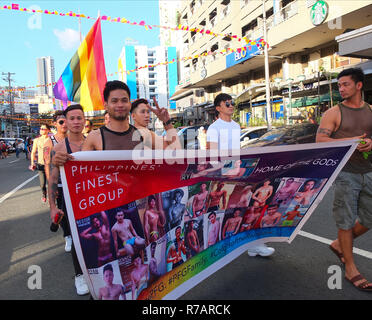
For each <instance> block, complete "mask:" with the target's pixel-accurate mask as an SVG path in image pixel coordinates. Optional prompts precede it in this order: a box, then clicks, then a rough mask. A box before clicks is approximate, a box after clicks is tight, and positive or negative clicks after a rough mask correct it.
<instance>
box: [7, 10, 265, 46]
mask: <svg viewBox="0 0 372 320" xmlns="http://www.w3.org/2000/svg"><path fill="white" fill-rule="evenodd" d="M0 10H13V11H19V12H27V13H40V14H48V15H55V16H62V17H74V18H84V19H93V20H96V19H97V17H91V16H88V15H85V14H83V13H75V12H72V11H69V12H67V13H63V12H58V11H56V10H42V9H39V10H35V9H27V8H22V7H20V6H19V4H16V3H12V4H11V5H4V6H0ZM101 20H103V21H108V22H116V23H125V24H130V25H134V26H140V27H144V28H145V29H146V30H153V29H154V28H161V29H166V30H172V31H189V32H195V33H200V34H201V35H204V34H205V35H209V36H213V37H228V38H231V39H234V40H237V41H239V42H240V41H244V42H245V43H246V44H247V45H256V40H250V39H248V38H247V37H240V36H238V35H233V34H230V33H229V34H222V33H216V32H213V31H212V30H209V29H206V28H196V27H191V26H185V25H181V24H179V25H177V26H174V27H171V26H160V25H150V24H147V23H146V22H145V21H144V20H141V21H140V22H136V21H129V20H128V19H126V18H122V17H111V16H107V15H102V16H101ZM262 45H267V43H266V42H265V41H264V40H262Z"/></svg>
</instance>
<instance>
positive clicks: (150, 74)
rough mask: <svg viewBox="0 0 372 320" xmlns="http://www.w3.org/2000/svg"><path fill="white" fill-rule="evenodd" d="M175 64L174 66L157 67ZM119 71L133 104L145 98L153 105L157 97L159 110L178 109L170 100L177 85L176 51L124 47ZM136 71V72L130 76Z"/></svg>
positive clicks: (161, 48) (160, 47)
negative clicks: (127, 87) (167, 62)
mask: <svg viewBox="0 0 372 320" xmlns="http://www.w3.org/2000/svg"><path fill="white" fill-rule="evenodd" d="M172 60H173V61H174V62H173V63H170V64H160V65H157V66H154V65H155V64H158V63H161V62H165V61H172ZM144 66H146V67H144ZM148 66H149V67H148ZM141 67H144V68H141ZM118 68H119V80H121V81H124V82H126V83H127V85H128V86H129V89H130V91H131V100H136V99H139V98H144V99H147V100H148V101H150V103H152V101H153V98H154V97H155V98H156V100H157V101H158V103H159V106H161V107H166V108H168V109H170V110H174V109H175V108H176V103H175V102H173V101H171V100H170V97H171V96H172V95H173V94H174V92H175V89H176V86H177V82H178V72H177V51H176V48H175V47H164V46H158V47H154V48H148V47H147V46H124V47H123V49H122V51H121V54H120V57H119V61H118ZM135 69H136V71H133V72H128V71H130V70H135Z"/></svg>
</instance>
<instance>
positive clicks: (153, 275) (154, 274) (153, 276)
mask: <svg viewBox="0 0 372 320" xmlns="http://www.w3.org/2000/svg"><path fill="white" fill-rule="evenodd" d="M150 251H151V259H150V262H149V273H150V279H149V285H150V284H152V283H154V282H155V281H156V280H158V279H159V277H160V273H159V271H158V261H157V260H156V258H155V251H156V242H155V241H154V242H151V245H150Z"/></svg>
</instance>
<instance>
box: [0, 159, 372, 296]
mask: <svg viewBox="0 0 372 320" xmlns="http://www.w3.org/2000/svg"><path fill="white" fill-rule="evenodd" d="M28 164H29V162H28V161H26V160H25V159H24V154H22V155H21V157H20V159H19V160H17V159H16V158H15V155H14V154H12V155H11V156H10V157H9V158H8V159H3V160H0V181H1V183H0V243H1V250H0V300H9V299H16V300H87V299H89V297H88V296H83V297H81V296H78V295H77V294H76V292H75V287H74V274H73V266H72V260H71V256H70V254H69V253H66V252H65V251H64V239H63V236H62V232H61V231H58V232H57V233H52V232H50V230H49V225H50V218H49V210H48V206H47V205H46V204H43V203H42V202H41V200H40V199H41V192H40V187H39V181H38V177H37V172H31V171H29V170H28V169H27V167H28ZM33 177H34V178H33ZM32 178H33V179H32ZM29 179H31V180H30V181H29V182H27V183H25V184H24V185H23V186H21V187H20V188H19V189H18V190H17V191H16V192H14V193H12V194H9V192H11V191H12V190H14V188H16V187H18V186H20V185H21V184H23V183H24V182H25V181H27V180H29ZM331 204H332V189H331V190H330V191H329V192H328V193H327V195H326V196H325V197H324V199H323V201H322V202H321V203H320V205H319V206H318V208H317V209H316V211H315V212H314V213H313V215H312V216H311V217H310V219H309V220H308V222H307V223H306V224H305V226H304V228H303V230H302V231H304V233H303V234H302V235H298V236H297V237H296V238H295V240H294V241H293V242H292V243H291V244H287V243H271V244H270V245H271V246H272V247H274V248H275V249H276V253H275V254H274V255H273V256H271V257H268V258H261V257H254V258H253V257H249V256H248V255H247V254H246V253H243V254H242V255H240V256H239V257H238V258H237V259H235V260H234V261H232V262H231V263H229V264H228V265H227V266H225V267H223V268H222V269H220V270H218V271H217V272H216V273H214V274H213V275H211V276H210V277H208V278H207V279H205V280H204V281H203V282H202V283H200V284H198V285H197V286H195V287H194V288H193V289H191V290H190V291H188V292H187V293H185V294H184V295H183V296H182V297H180V299H181V300H185V299H189V300H194V301H195V300H212V299H213V300H245V299H249V300H258V299H263V300H284V299H285V300H308V299H311V300H313V299H318V300H319V299H320V300H328V299H329V300H334V299H339V300H366V299H368V300H370V299H372V294H370V293H365V292H361V291H358V290H356V289H355V288H353V287H352V285H351V284H350V283H348V282H346V281H345V280H342V288H341V289H330V288H329V287H328V280H329V278H330V277H331V276H332V274H331V273H328V270H329V268H330V267H332V266H341V265H340V263H339V261H338V259H337V258H336V256H335V255H334V254H333V253H332V252H331V251H330V250H329V249H328V244H327V241H330V240H331V239H334V238H335V237H336V234H337V229H336V227H335V225H334V222H333V220H332V217H331ZM316 236H317V237H320V238H317V237H316ZM371 243H372V232H369V233H367V234H365V235H364V236H362V237H361V238H359V239H357V240H356V242H355V247H356V248H357V249H361V250H362V251H360V253H361V254H355V260H356V263H357V266H358V268H359V270H360V272H361V273H362V274H363V275H364V276H365V277H366V278H367V279H369V280H371V281H372V268H371V264H372V252H371V251H372V250H371V249H372V245H371ZM35 265H36V266H39V267H40V268H41V271H42V282H41V283H42V287H41V289H33V290H31V289H29V287H28V283H29V279H30V277H31V276H32V275H33V273H32V272H31V273H28V271H31V269H30V267H31V266H35ZM31 268H32V267H31ZM337 270H342V269H337Z"/></svg>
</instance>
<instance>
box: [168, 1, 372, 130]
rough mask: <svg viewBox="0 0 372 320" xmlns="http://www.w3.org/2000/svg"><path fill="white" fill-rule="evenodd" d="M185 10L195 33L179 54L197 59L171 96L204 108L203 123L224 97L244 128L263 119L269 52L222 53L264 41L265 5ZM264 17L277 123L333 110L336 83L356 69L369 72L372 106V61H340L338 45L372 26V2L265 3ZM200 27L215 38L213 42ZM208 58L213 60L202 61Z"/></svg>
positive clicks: (193, 5) (196, 4)
mask: <svg viewBox="0 0 372 320" xmlns="http://www.w3.org/2000/svg"><path fill="white" fill-rule="evenodd" d="M179 10H180V24H181V25H184V26H188V27H189V29H188V31H184V34H183V38H182V39H183V41H182V42H183V43H182V49H181V50H182V54H181V55H182V56H184V57H190V56H192V57H194V56H195V55H199V57H198V58H194V59H192V60H187V61H182V62H181V65H180V69H181V70H183V71H182V72H180V74H181V75H183V77H182V79H180V83H179V86H178V87H177V90H176V94H175V95H174V96H173V97H172V99H174V100H175V101H176V104H177V106H178V105H181V104H185V103H186V104H187V102H189V103H190V102H191V103H194V104H195V101H196V104H197V105H199V106H200V105H204V108H203V114H202V115H201V116H200V115H199V113H198V112H197V113H196V114H197V116H198V119H197V120H200V122H203V121H207V122H209V121H210V119H211V118H213V114H211V113H210V112H211V110H212V109H213V108H209V109H208V106H210V104H211V102H213V100H214V97H215V96H216V95H217V94H218V93H220V92H226V93H230V94H231V95H233V96H235V97H236V99H237V101H238V102H239V108H240V109H241V110H242V111H241V114H240V122H241V124H242V125H246V124H247V121H248V118H249V116H251V115H252V116H253V118H264V117H265V110H266V98H265V92H266V91H265V69H264V55H263V52H262V51H263V50H260V49H259V48H257V46H254V45H253V46H246V48H245V49H244V50H239V52H233V53H230V54H222V53H221V51H222V50H223V49H228V48H230V49H237V48H241V47H244V41H237V39H238V38H242V37H247V38H249V39H252V40H259V39H261V38H263V23H264V20H263V0H234V1H233V0H183V1H182V4H181V7H180V9H179ZM265 13H266V23H267V28H268V35H267V39H265V40H266V41H267V42H268V43H269V51H268V54H269V69H270V89H271V98H272V104H271V109H272V111H273V118H274V120H275V119H277V118H283V117H286V118H288V116H289V115H293V114H295V113H296V112H300V111H302V110H305V109H306V110H309V109H310V108H312V107H316V106H320V105H322V106H326V107H327V106H328V107H329V106H330V105H334V104H335V103H336V102H337V101H338V100H337V99H339V96H338V95H337V88H336V82H337V81H336V79H335V77H336V76H337V73H339V72H340V71H341V70H342V69H344V68H348V67H351V66H360V67H361V68H362V69H364V70H365V72H366V74H367V84H366V88H365V89H366V90H365V98H366V100H367V101H370V102H372V101H371V100H372V84H371V83H370V77H371V73H372V68H371V61H369V60H368V59H366V58H368V56H346V57H345V56H342V55H340V53H339V43H338V41H336V40H335V38H336V37H338V36H340V35H342V34H347V33H348V32H351V31H353V30H356V29H359V28H363V27H366V26H368V25H370V24H371V20H372V1H364V0H361V1H358V0H353V1H343V0H328V1H316V0H266V1H265ZM194 28H197V29H200V30H204V31H206V30H210V31H213V35H210V34H206V32H203V33H200V32H196V31H195V29H194ZM216 34H217V35H216ZM236 38H237V39H236ZM202 53H207V54H206V55H205V56H200V55H201V54H202ZM196 89H197V90H198V92H199V94H198V95H196V94H195V90H196ZM191 91H193V92H192V95H191V94H190V92H191ZM317 109H319V108H317ZM248 115H249V116H248ZM199 116H200V117H199Z"/></svg>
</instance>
